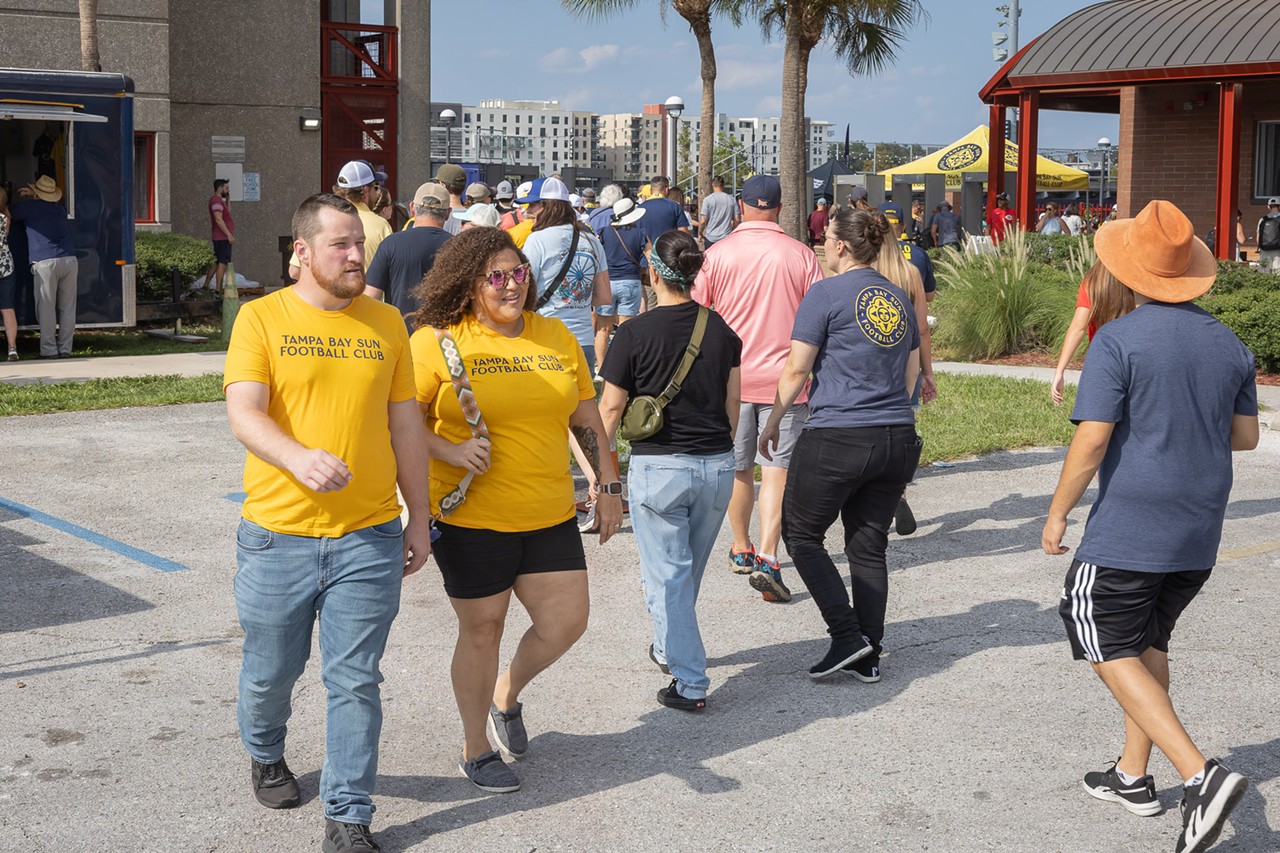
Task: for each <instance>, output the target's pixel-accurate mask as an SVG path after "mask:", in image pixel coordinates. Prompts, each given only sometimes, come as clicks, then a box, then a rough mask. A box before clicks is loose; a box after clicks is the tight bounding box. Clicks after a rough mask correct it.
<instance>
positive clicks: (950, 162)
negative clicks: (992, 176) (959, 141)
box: [938, 142, 982, 172]
mask: <svg viewBox="0 0 1280 853" xmlns="http://www.w3.org/2000/svg"><path fill="white" fill-rule="evenodd" d="M980 159H982V146H980V145H976V144H974V143H972V142H966V143H965V144H964V145H960V146H957V147H956V148H953V149H951V150H950V151H948V152H947V153H946V154H943V155H942V156H941V157H939V158H938V168H939V169H941V170H942V171H944V172H958V171H960V170H961V169H963V168H964V167H965V166H972V165H973V164H974V163H976V162H978V161H979V160H980Z"/></svg>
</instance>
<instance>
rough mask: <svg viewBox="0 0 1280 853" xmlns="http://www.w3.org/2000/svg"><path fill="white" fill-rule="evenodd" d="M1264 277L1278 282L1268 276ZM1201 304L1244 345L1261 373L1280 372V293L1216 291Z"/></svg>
mask: <svg viewBox="0 0 1280 853" xmlns="http://www.w3.org/2000/svg"><path fill="white" fill-rule="evenodd" d="M1261 275H1264V276H1266V277H1267V278H1272V279H1273V278H1274V277H1273V276H1271V275H1269V274H1267V273H1262V274H1261ZM1200 304H1201V305H1202V306H1203V307H1204V309H1205V310H1206V311H1208V312H1209V313H1210V314H1212V315H1213V316H1215V317H1217V318H1218V319H1219V320H1221V321H1222V322H1223V323H1224V324H1226V326H1227V327H1228V328H1229V329H1231V331H1233V332H1235V333H1236V335H1237V336H1238V337H1239V338H1240V340H1242V341H1244V344H1245V346H1247V347H1248V348H1249V349H1250V350H1252V351H1253V355H1254V358H1256V359H1257V361H1258V368H1259V369H1260V370H1262V371H1263V372H1264V373H1276V372H1280V292H1276V291H1275V290H1268V291H1262V290H1259V289H1256V288H1251V289H1248V290H1240V291H1237V292H1235V293H1219V292H1217V289H1216V287H1215V290H1214V292H1213V293H1211V294H1209V295H1208V296H1206V297H1204V298H1203V299H1202V300H1201V302H1200Z"/></svg>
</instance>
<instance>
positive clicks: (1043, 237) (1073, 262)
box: [1001, 231, 1096, 286]
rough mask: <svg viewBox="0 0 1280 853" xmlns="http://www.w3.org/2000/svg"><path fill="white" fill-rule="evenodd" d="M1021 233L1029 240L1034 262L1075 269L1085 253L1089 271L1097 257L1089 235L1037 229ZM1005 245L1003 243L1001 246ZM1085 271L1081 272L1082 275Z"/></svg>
mask: <svg viewBox="0 0 1280 853" xmlns="http://www.w3.org/2000/svg"><path fill="white" fill-rule="evenodd" d="M1019 233H1020V234H1021V235H1022V238H1023V239H1025V240H1026V241H1027V253H1028V255H1029V257H1030V258H1031V261H1032V262H1033V263H1038V264H1046V265H1047V266H1051V267H1054V268H1056V269H1059V270H1063V271H1074V270H1075V269H1076V268H1077V267H1078V266H1079V260H1078V259H1079V258H1080V256H1081V254H1082V253H1083V254H1084V256H1086V257H1088V258H1089V264H1088V265H1086V266H1085V268H1084V271H1087V270H1088V269H1089V266H1090V265H1092V264H1093V258H1094V257H1096V256H1095V255H1094V254H1093V237H1091V236H1089V235H1082V236H1080V237H1072V236H1071V235H1070V234H1039V233H1037V232H1035V231H1026V232H1019ZM1011 239H1012V238H1011ZM1004 242H1005V243H1008V242H1010V241H1009V240H1005V241H1004ZM1003 246H1004V244H1003V243H1002V244H1001V247H1002V248H1003ZM1084 271H1082V272H1081V277H1083V275H1084ZM1079 284H1080V279H1079V278H1077V279H1076V285H1077V286H1079Z"/></svg>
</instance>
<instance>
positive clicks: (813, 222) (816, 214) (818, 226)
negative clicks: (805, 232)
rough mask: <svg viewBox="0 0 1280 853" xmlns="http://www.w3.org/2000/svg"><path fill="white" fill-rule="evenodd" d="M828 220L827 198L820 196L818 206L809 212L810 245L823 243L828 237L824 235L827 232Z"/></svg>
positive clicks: (815, 245)
mask: <svg viewBox="0 0 1280 853" xmlns="http://www.w3.org/2000/svg"><path fill="white" fill-rule="evenodd" d="M827 222H828V216H827V200H826V199H825V198H820V199H818V202H817V207H816V208H815V209H814V210H813V212H812V213H810V214H809V246H810V247H817V246H821V245H822V241H823V240H825V239H826V238H825V237H824V236H823V235H824V234H826V233H827Z"/></svg>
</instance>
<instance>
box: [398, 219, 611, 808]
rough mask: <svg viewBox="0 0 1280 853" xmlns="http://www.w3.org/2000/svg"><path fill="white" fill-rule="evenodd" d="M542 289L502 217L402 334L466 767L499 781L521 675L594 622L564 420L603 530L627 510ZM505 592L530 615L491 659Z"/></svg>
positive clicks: (463, 237)
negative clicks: (422, 431)
mask: <svg viewBox="0 0 1280 853" xmlns="http://www.w3.org/2000/svg"><path fill="white" fill-rule="evenodd" d="M537 292H538V291H537V287H536V286H535V284H534V280H533V275H532V273H531V271H530V267H529V263H528V261H527V260H526V259H525V258H524V257H523V256H522V255H521V254H520V252H519V251H518V250H517V249H516V247H515V245H514V244H513V243H512V241H511V237H510V235H509V234H508V233H507V232H505V231H502V230H500V229H495V228H471V229H468V230H466V231H464V232H462V233H461V234H459V235H458V236H457V237H455V238H453V239H451V240H450V241H449V242H448V243H446V244H445V245H444V248H443V249H441V250H440V254H439V256H437V258H436V263H435V266H433V267H432V268H431V272H430V273H428V274H427V277H426V278H425V279H423V283H422V286H421V288H420V290H419V294H418V298H419V301H420V302H421V303H422V305H423V308H422V310H420V311H419V312H418V314H417V316H416V317H415V318H414V320H415V325H416V326H417V331H416V332H414V334H413V337H412V339H411V341H410V346H411V347H412V349H413V361H414V367H415V370H416V374H417V393H418V403H419V406H420V408H421V413H422V417H423V418H424V419H425V420H426V422H427V425H428V428H429V433H428V437H427V440H428V443H429V446H428V448H427V449H428V452H429V453H430V455H431V471H430V478H431V496H432V510H433V512H434V513H435V515H436V519H437V521H436V530H438V531H439V532H440V538H439V540H438V541H437V543H436V549H435V556H436V563H437V565H438V566H439V567H440V574H441V576H442V578H443V580H444V590H445V593H446V594H447V595H448V596H449V603H450V605H452V607H453V610H454V613H455V614H456V615H457V618H458V638H457V643H456V645H455V647H454V652H453V664H452V668H451V673H452V680H453V692H454V698H455V700H456V701H457V705H458V713H459V716H460V717H461V718H462V730H463V744H462V755H461V760H460V762H459V771H460V772H461V773H462V774H463V775H464V776H466V778H467V779H469V780H470V781H471V782H472V784H474V785H475V786H476V787H478V788H480V789H481V790H484V791H490V792H494V793H506V792H510V791H515V790H518V789H519V787H520V780H519V778H518V777H517V776H516V774H515V772H514V771H512V769H511V768H510V767H508V766H507V765H506V763H505V762H504V761H503V760H502V756H503V755H505V756H507V757H508V758H511V759H516V760H518V759H521V758H523V757H524V756H525V755H526V754H527V753H528V751H529V748H530V744H529V735H528V731H527V729H526V728H525V722H524V716H523V710H524V706H523V704H522V703H521V701H520V694H521V691H523V690H524V688H525V687H526V686H528V684H529V683H530V682H531V681H532V680H533V679H534V677H536V676H537V675H538V674H539V673H541V672H542V671H543V670H545V669H546V668H547V667H549V666H551V664H553V663H554V662H555V661H556V660H558V659H559V658H560V657H561V655H563V654H564V653H565V652H567V651H568V650H569V649H570V647H572V646H573V644H574V643H575V642H577V640H578V638H579V637H580V636H582V633H583V631H584V630H586V627H587V614H588V611H589V608H590V605H589V596H588V589H587V571H586V568H587V561H586V556H585V552H584V551H583V548H582V536H581V535H580V534H579V532H578V531H577V530H576V529H575V527H576V525H575V521H574V505H573V475H572V473H571V471H570V468H569V453H568V449H567V444H566V442H565V440H564V439H565V433H566V432H572V434H573V435H574V436H575V437H576V438H577V440H578V442H579V443H580V444H581V445H582V447H583V448H584V450H585V451H586V453H587V456H588V457H589V465H590V466H591V471H592V473H593V476H594V477H595V480H596V482H597V483H599V484H600V485H599V489H598V494H597V495H596V500H597V513H598V517H599V519H600V543H601V544H602V545H603V544H604V543H605V542H607V541H609V538H610V537H611V536H612V535H613V534H615V533H617V532H618V528H619V527H620V526H621V523H622V506H621V503H622V499H621V495H622V483H621V482H620V481H619V480H618V472H617V469H616V468H615V467H614V464H613V460H612V459H611V458H610V457H609V455H608V454H607V453H603V452H601V448H603V447H604V446H605V441H606V438H605V433H604V426H603V424H601V422H600V412H599V409H598V408H597V407H596V391H595V386H594V385H593V384H592V382H591V374H590V373H588V372H587V365H586V361H585V360H584V358H583V356H582V348H581V347H580V346H578V344H577V340H576V339H575V338H574V336H573V335H572V334H571V333H570V332H569V331H568V329H566V328H565V325H564V324H563V323H560V322H559V321H557V320H553V319H549V318H546V317H543V316H541V315H540V314H538V313H537V312H535V311H534V310H533V306H534V304H535V302H536V300H537ZM446 350H447V351H448V352H449V353H450V356H449V357H448V361H446V356H445V352H446ZM463 389H466V390H467V391H469V392H470V393H469V394H464V392H463ZM463 398H466V399H468V400H469V403H468V406H467V410H466V412H465V414H464V410H463V407H462V403H461V402H460V400H461V399H463ZM513 593H514V595H515V597H516V598H517V599H519V601H520V603H521V604H523V605H524V607H525V609H526V610H527V611H528V612H529V618H530V621H531V623H532V624H531V625H530V627H529V628H528V630H526V631H525V633H524V635H523V636H522V637H521V638H520V642H519V643H518V644H517V646H516V652H515V655H514V657H512V659H511V662H510V664H509V665H508V666H507V668H506V669H505V670H504V671H503V672H501V673H499V671H498V665H499V664H498V660H499V658H498V656H499V651H500V647H501V642H502V634H503V631H504V630H505V627H506V621H507V611H508V609H509V607H510V604H511V596H512V594H513ZM548 716H550V715H548ZM495 747H496V749H495ZM499 752H501V755H500V754H499Z"/></svg>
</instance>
